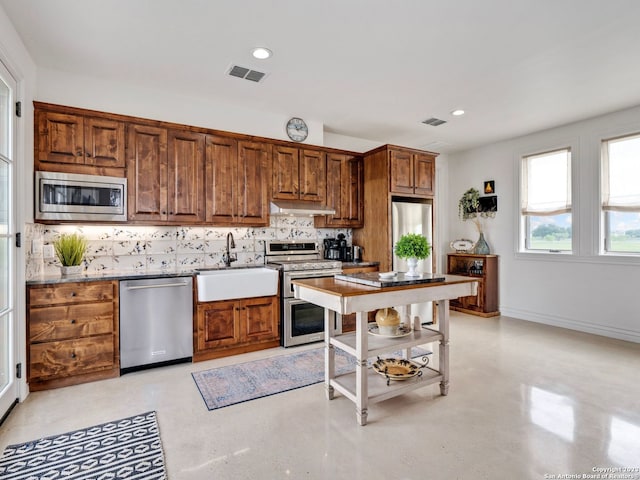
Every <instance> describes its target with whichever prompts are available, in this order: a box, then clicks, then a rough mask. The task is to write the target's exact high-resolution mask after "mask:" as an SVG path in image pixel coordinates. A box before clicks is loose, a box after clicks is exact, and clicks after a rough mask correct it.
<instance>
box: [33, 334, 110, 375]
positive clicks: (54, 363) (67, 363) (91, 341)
mask: <svg viewBox="0 0 640 480" xmlns="http://www.w3.org/2000/svg"><path fill="white" fill-rule="evenodd" d="M29 366H30V373H29V380H47V379H50V378H56V377H57V378H59V377H67V376H71V375H77V374H81V373H89V372H95V371H99V370H105V369H109V368H113V366H114V341H113V335H99V336H96V337H88V338H81V339H78V340H65V341H61V342H47V343H36V344H33V345H31V347H30V365H29Z"/></svg>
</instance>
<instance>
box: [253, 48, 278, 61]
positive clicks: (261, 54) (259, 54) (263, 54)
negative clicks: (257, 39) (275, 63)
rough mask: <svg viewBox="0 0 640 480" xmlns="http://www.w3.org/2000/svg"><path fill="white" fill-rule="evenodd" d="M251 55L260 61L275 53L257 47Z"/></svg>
mask: <svg viewBox="0 0 640 480" xmlns="http://www.w3.org/2000/svg"><path fill="white" fill-rule="evenodd" d="M251 53H252V54H253V56H254V58H257V59H258V60H266V59H267V58H269V57H270V56H271V55H273V52H272V51H271V50H269V49H268V48H265V47H256V48H254V49H253V52H251Z"/></svg>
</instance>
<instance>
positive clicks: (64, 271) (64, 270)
mask: <svg viewBox="0 0 640 480" xmlns="http://www.w3.org/2000/svg"><path fill="white" fill-rule="evenodd" d="M80 273H82V265H71V266H62V267H60V274H61V275H62V276H63V277H66V276H69V275H79V274H80Z"/></svg>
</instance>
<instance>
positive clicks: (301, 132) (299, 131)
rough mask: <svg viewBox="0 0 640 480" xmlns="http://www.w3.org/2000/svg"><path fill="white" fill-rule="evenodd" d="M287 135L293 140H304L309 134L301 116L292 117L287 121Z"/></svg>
mask: <svg viewBox="0 0 640 480" xmlns="http://www.w3.org/2000/svg"><path fill="white" fill-rule="evenodd" d="M287 135H288V136H289V138H290V139H291V140H293V141H294V142H304V141H305V140H306V139H307V135H309V127H307V124H306V123H304V120H302V119H301V118H298V117H293V118H292V119H290V120H289V121H288V122H287Z"/></svg>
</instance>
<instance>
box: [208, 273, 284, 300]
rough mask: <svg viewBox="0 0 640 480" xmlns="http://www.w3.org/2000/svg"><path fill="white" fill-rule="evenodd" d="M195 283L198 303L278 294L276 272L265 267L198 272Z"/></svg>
mask: <svg viewBox="0 0 640 480" xmlns="http://www.w3.org/2000/svg"><path fill="white" fill-rule="evenodd" d="M196 281H197V285H198V301H199V302H213V301H215V300H230V299H232V298H250V297H265V296H268V295H276V294H277V293H278V271H277V270H273V269H271V268H265V267H260V268H234V269H227V270H205V271H200V272H198V275H196Z"/></svg>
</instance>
